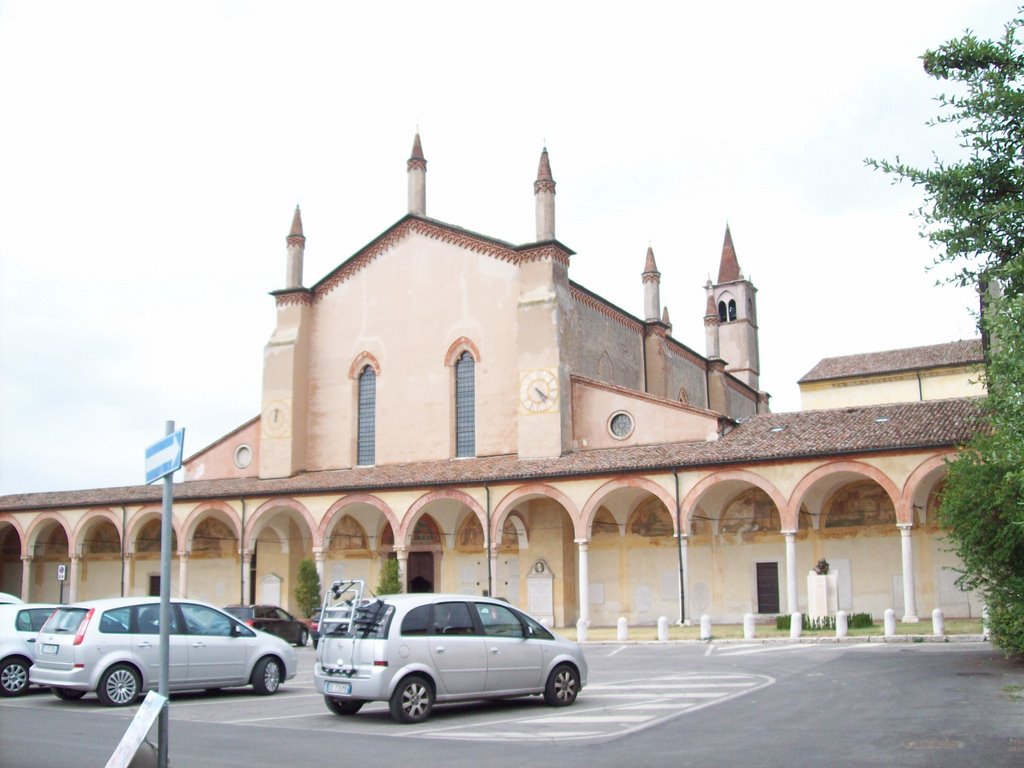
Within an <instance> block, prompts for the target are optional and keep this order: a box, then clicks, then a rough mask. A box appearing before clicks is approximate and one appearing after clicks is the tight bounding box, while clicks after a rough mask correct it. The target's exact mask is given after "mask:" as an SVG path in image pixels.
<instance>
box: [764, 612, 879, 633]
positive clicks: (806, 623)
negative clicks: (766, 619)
mask: <svg viewBox="0 0 1024 768" xmlns="http://www.w3.org/2000/svg"><path fill="white" fill-rule="evenodd" d="M801 615H802V617H803V621H802V622H801V627H802V628H803V629H806V630H808V631H811V632H813V631H815V630H817V631H822V630H829V631H832V632H835V629H836V617H835V616H825V617H823V618H820V619H811V618H810V617H809V616H808V615H807V614H806V613H805V614H801ZM846 622H847V624H846V626H847V627H848V628H849V629H863V628H864V627H873V626H874V625H875V622H874V619H873V618H872V617H871V614H870V613H851V614H849V615H848V616H847V619H846ZM791 623H792V622H791V616H790V615H789V614H784V615H782V616H776V617H775V628H776V629H784V630H788V629H789V628H790V625H791Z"/></svg>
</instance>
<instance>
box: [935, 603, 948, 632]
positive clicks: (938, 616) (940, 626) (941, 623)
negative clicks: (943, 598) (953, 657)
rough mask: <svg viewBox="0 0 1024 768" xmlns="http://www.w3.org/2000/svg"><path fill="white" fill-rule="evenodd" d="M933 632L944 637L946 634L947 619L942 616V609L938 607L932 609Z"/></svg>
mask: <svg viewBox="0 0 1024 768" xmlns="http://www.w3.org/2000/svg"><path fill="white" fill-rule="evenodd" d="M932 634H933V635H935V636H936V637H942V636H943V635H945V634H946V620H945V619H944V618H943V617H942V609H941V608H936V609H935V610H934V611H932Z"/></svg>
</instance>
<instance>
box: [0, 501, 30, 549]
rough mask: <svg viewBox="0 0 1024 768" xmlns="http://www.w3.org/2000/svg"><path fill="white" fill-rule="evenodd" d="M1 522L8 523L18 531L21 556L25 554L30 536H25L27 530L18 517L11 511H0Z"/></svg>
mask: <svg viewBox="0 0 1024 768" xmlns="http://www.w3.org/2000/svg"><path fill="white" fill-rule="evenodd" d="M0 523H8V524H10V526H11V527H12V528H13V529H14V530H15V531H16V532H17V534H18V540H19V541H20V542H21V557H24V556H25V553H26V551H27V550H26V544H27V541H28V538H27V537H26V536H25V531H24V530H23V529H22V527H21V524H20V523H19V522H18V519H17V518H16V517H15V516H14V515H12V514H11V513H10V512H0Z"/></svg>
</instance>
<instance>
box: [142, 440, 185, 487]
mask: <svg viewBox="0 0 1024 768" xmlns="http://www.w3.org/2000/svg"><path fill="white" fill-rule="evenodd" d="M184 447H185V430H184V429H179V430H178V431H177V432H172V433H171V434H169V435H167V437H165V438H163V439H161V440H159V441H157V442H155V443H153V444H152V445H151V446H149V448H147V449H146V484H147V485H148V484H149V483H152V482H153V481H154V480H159V479H160V478H161V477H163V476H164V475H169V474H171V473H172V472H176V471H177V470H179V469H181V453H182V449H183V448H184Z"/></svg>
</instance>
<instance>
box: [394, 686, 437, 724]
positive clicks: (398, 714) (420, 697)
mask: <svg viewBox="0 0 1024 768" xmlns="http://www.w3.org/2000/svg"><path fill="white" fill-rule="evenodd" d="M388 706H389V709H390V710H391V717H393V718H394V719H395V720H397V721H398V722H400V723H420V722H423V721H424V720H426V719H427V718H428V717H430V710H432V709H433V708H434V689H433V688H432V687H431V685H430V682H429V681H428V680H427V679H426V678H423V677H420V676H419V675H410V676H409V677H407V678H405V679H404V680H403V681H402V682H400V683H399V684H398V687H397V688H395V692H394V693H393V694H391V701H390V702H389V705H388Z"/></svg>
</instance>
